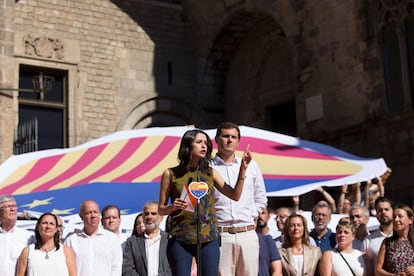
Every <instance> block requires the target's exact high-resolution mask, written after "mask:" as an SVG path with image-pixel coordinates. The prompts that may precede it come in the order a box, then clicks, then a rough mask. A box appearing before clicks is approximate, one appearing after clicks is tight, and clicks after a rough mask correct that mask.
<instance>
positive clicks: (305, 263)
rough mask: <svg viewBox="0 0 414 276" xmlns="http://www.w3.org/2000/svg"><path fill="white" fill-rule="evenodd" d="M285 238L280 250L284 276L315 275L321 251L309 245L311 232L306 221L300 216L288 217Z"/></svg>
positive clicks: (284, 232) (284, 231)
mask: <svg viewBox="0 0 414 276" xmlns="http://www.w3.org/2000/svg"><path fill="white" fill-rule="evenodd" d="M283 235H284V237H285V239H284V241H283V244H282V248H280V249H279V252H280V257H281V260H282V272H283V275H284V276H296V275H298V276H300V275H315V273H317V268H318V263H319V259H320V258H321V255H322V253H321V250H320V248H319V247H317V246H312V245H310V244H309V230H308V225H307V222H306V219H305V217H304V216H302V215H299V214H293V215H290V216H289V217H288V219H287V220H286V222H285V227H284V228H283Z"/></svg>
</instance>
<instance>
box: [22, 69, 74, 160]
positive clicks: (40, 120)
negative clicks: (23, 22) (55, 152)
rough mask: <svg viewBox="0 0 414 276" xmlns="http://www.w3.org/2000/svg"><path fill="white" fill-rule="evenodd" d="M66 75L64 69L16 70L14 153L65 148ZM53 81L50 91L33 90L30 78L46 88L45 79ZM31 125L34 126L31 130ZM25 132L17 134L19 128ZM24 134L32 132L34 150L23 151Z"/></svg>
mask: <svg viewBox="0 0 414 276" xmlns="http://www.w3.org/2000/svg"><path fill="white" fill-rule="evenodd" d="M67 76H68V73H67V71H65V70H57V69H51V68H40V67H34V66H27V65H21V66H20V70H19V89H20V91H19V131H18V134H17V137H16V141H15V153H23V152H27V151H34V150H36V149H38V150H44V149H51V148H64V147H67ZM48 77H52V78H53V82H52V85H51V86H50V89H44V90H42V89H36V88H34V87H36V86H34V83H33V79H35V80H39V79H40V81H41V82H40V83H41V84H42V85H43V86H47V84H45V82H44V81H43V82H42V80H45V79H46V78H48ZM33 126H34V127H33ZM22 128H23V129H26V131H24V130H23V131H20V130H21V129H22ZM28 132H31V136H32V137H33V132H35V133H36V136H37V137H35V138H34V139H36V144H37V147H36V148H33V147H31V148H30V149H23V150H22V147H24V144H25V141H27V140H28V138H27V137H25V136H27V135H28V134H30V133H28Z"/></svg>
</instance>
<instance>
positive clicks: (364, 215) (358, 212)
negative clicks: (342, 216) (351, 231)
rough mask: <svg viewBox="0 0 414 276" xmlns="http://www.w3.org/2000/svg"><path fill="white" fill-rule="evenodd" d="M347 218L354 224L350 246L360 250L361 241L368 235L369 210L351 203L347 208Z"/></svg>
mask: <svg viewBox="0 0 414 276" xmlns="http://www.w3.org/2000/svg"><path fill="white" fill-rule="evenodd" d="M349 218H350V220H351V222H352V224H353V225H354V226H355V239H354V240H353V241H352V248H354V249H358V250H361V251H362V242H363V240H364V239H365V237H366V236H368V234H369V231H368V227H367V225H368V221H369V211H368V209H367V208H366V207H364V206H361V205H353V206H352V207H351V210H349Z"/></svg>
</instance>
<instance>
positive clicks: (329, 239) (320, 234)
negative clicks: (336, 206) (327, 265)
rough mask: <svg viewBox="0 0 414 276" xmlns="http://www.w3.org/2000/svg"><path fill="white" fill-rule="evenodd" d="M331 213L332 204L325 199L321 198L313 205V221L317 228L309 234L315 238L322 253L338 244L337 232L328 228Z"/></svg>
mask: <svg viewBox="0 0 414 276" xmlns="http://www.w3.org/2000/svg"><path fill="white" fill-rule="evenodd" d="M331 214H332V209H331V206H330V205H329V204H328V202H326V201H325V200H321V201H319V202H318V203H316V205H315V206H313V209H312V222H313V225H314V227H315V228H314V229H312V231H311V232H310V233H309V235H310V236H311V237H312V238H313V239H314V240H315V243H316V245H317V246H319V248H320V249H321V251H322V253H323V252H325V251H326V250H332V249H334V248H335V246H336V237H335V233H334V232H332V231H331V229H329V228H328V224H329V222H330V221H331Z"/></svg>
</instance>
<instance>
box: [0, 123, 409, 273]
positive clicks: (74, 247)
mask: <svg viewBox="0 0 414 276" xmlns="http://www.w3.org/2000/svg"><path fill="white" fill-rule="evenodd" d="M214 139H215V142H216V144H217V153H216V155H215V156H212V150H213V147H212V141H211V139H210V137H209V136H208V135H207V133H205V132H204V131H203V130H201V129H196V128H194V129H190V130H188V131H187V132H186V133H184V135H183V137H182V139H181V143H180V147H179V150H178V160H179V164H178V165H177V166H175V167H172V168H166V169H165V171H164V172H163V173H162V177H161V185H160V196H159V199H158V201H155V200H153V201H148V202H147V203H146V204H145V205H144V207H143V209H142V212H141V213H140V214H139V215H137V217H136V219H135V221H134V224H133V231H132V234H131V235H130V236H129V237H126V236H124V235H123V234H122V233H120V231H119V228H120V222H121V212H120V210H119V208H118V207H117V206H114V205H108V206H105V207H103V208H102V210H100V208H99V206H98V203H97V202H95V201H94V200H92V199H91V200H86V201H84V202H82V203H81V205H80V208H79V216H80V218H81V219H82V221H83V228H82V229H75V230H74V231H73V232H71V233H69V234H68V235H67V236H66V237H63V236H62V233H63V230H62V229H63V222H62V219H61V218H60V217H58V216H56V215H54V214H52V213H44V214H42V216H41V217H40V218H39V219H38V221H37V224H36V226H35V231H34V235H33V233H32V232H29V231H27V230H25V229H21V228H19V227H17V226H16V220H17V209H18V207H17V203H16V200H15V199H14V198H13V197H12V196H10V195H0V275H5V276H9V275H19V276H20V275H22V276H23V275H29V276H32V275H33V276H34V275H42V276H48V275H55V276H56V275H57V276H61V275H62V276H66V275H70V276H72V275H78V276H89V275H91V276H92V275H93V276H95V275H99V276H105V275H108V276H115V275H148V276H155V275H165V276H168V275H179V276H181V275H183V276H185V275H191V276H195V275H205V276H206V275H208V276H210V275H222V276H227V275H229V276H231V275H247V276H250V275H253V276H255V275H259V276H265V275H272V276H274V275H321V276H328V275H329V276H331V275H338V276H339V275H354V276H370V275H379V276H386V275H405V276H414V214H413V210H412V208H410V207H409V206H408V205H401V204H400V205H394V204H393V202H392V201H391V200H390V199H387V198H386V197H384V183H385V181H386V179H387V178H388V177H389V174H390V173H391V171H390V170H389V171H387V172H386V173H385V174H384V175H383V176H381V177H378V178H376V179H375V180H374V181H368V182H367V183H364V184H363V185H361V183H356V184H354V185H351V186H349V187H348V185H344V186H343V187H342V189H341V195H340V196H339V198H338V200H337V201H338V202H337V203H336V202H335V200H334V199H333V197H332V196H331V195H330V194H329V193H328V192H326V191H325V190H324V189H323V188H322V187H318V189H317V192H319V193H320V194H321V195H322V196H323V197H324V199H323V200H320V201H318V202H317V203H316V204H315V205H314V206H313V208H312V215H311V221H312V223H313V227H310V226H308V224H309V223H310V222H308V221H307V219H306V218H305V216H304V215H303V214H301V213H302V211H301V210H300V209H299V203H300V201H299V197H298V196H296V197H293V203H294V204H293V206H285V207H279V208H278V209H276V210H275V211H272V210H270V209H268V208H267V197H266V191H265V185H264V180H263V176H262V173H261V171H260V168H259V166H258V164H257V163H256V162H255V161H254V160H253V157H252V155H251V153H250V149H249V146H247V147H246V148H245V149H244V151H243V154H242V155H241V156H240V157H239V156H236V150H237V149H238V147H239V143H240V139H241V135H240V130H239V128H238V126H237V125H236V124H234V123H231V122H225V123H222V124H221V125H220V126H219V127H218V128H217V132H216V136H215V138H214ZM333 213H338V214H340V215H341V216H342V218H341V219H340V221H339V222H338V224H337V225H336V227H335V229H334V231H335V232H334V231H332V229H330V228H328V225H329V224H330V221H331V217H332V214H333ZM164 216H165V217H167V222H166V227H165V229H161V228H160V224H161V221H162V220H163V217H164ZM273 216H274V218H275V222H276V226H277V229H278V230H279V232H280V235H279V236H276V237H273V233H271V229H270V228H269V220H270V219H271V217H273ZM370 216H375V217H376V219H377V220H378V222H379V228H378V229H377V230H375V231H372V232H370V231H369V230H368V228H367V223H368V220H369V218H370ZM309 229H310V231H309Z"/></svg>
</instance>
